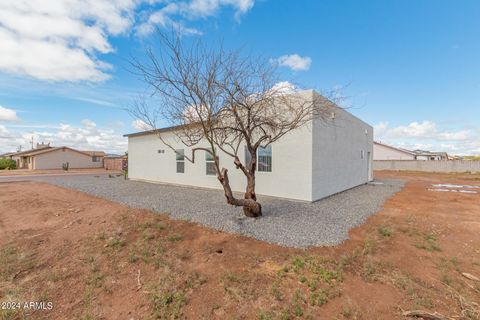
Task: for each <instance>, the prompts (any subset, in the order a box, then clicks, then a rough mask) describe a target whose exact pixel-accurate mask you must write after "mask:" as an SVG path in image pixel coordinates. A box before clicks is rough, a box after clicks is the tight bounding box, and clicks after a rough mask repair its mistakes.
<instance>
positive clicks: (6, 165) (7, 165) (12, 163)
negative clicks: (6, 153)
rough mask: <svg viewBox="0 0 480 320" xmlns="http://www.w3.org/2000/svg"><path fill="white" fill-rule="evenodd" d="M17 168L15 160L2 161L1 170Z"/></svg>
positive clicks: (0, 162) (0, 160)
mask: <svg viewBox="0 0 480 320" xmlns="http://www.w3.org/2000/svg"><path fill="white" fill-rule="evenodd" d="M16 167H17V164H16V162H15V160H12V159H4V158H1V159H0V170H4V169H15V168H16Z"/></svg>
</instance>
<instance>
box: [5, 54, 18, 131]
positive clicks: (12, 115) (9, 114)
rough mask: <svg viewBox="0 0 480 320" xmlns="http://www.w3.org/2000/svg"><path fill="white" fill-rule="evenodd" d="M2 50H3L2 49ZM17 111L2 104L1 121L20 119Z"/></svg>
mask: <svg viewBox="0 0 480 320" xmlns="http://www.w3.org/2000/svg"><path fill="white" fill-rule="evenodd" d="M0 51H1V50H0ZM18 120H19V119H18V116H17V112H16V111H15V110H13V109H8V108H5V107H2V106H0V121H18Z"/></svg>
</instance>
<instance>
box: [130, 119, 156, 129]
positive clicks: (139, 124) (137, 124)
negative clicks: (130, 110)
mask: <svg viewBox="0 0 480 320" xmlns="http://www.w3.org/2000/svg"><path fill="white" fill-rule="evenodd" d="M132 127H133V128H134V129H135V130H138V131H147V130H152V129H153V128H152V126H151V125H149V124H148V123H146V122H145V121H143V120H140V119H136V120H133V121H132Z"/></svg>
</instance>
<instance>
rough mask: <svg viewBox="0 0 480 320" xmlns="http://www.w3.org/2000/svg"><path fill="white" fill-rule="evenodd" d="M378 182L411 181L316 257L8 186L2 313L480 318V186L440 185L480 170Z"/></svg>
mask: <svg viewBox="0 0 480 320" xmlns="http://www.w3.org/2000/svg"><path fill="white" fill-rule="evenodd" d="M376 176H377V177H381V178H402V179H406V180H407V184H406V186H405V188H404V189H403V190H402V191H400V192H399V193H397V194H395V195H394V196H392V197H391V198H390V199H388V200H387V202H386V203H385V205H384V210H382V211H381V212H379V213H377V214H376V215H374V216H372V217H371V218H370V219H369V220H368V221H367V223H365V224H364V225H362V226H361V227H358V228H356V229H353V230H352V231H351V232H350V238H351V239H350V240H348V241H346V242H344V243H343V244H342V245H339V246H336V247H320V248H310V249H308V250H300V249H289V248H282V247H279V246H275V245H271V244H266V243H262V242H260V241H256V240H253V239H250V238H246V237H243V236H239V235H233V234H226V233H222V232H219V231H214V230H211V229H207V228H204V227H202V226H199V225H195V224H193V223H189V222H183V221H175V220H171V219H169V218H168V217H167V216H165V215H160V214H153V213H151V212H148V211H146V210H137V209H131V208H127V207H124V206H121V205H118V204H114V203H112V202H109V201H106V200H103V199H98V198H94V197H92V196H89V195H86V194H83V193H80V192H76V191H71V190H66V189H63V188H60V187H56V186H52V185H48V184H43V183H37V182H15V183H2V184H0V188H1V189H0V190H1V191H0V303H1V304H2V306H1V307H4V310H0V319H2V320H3V319H23V318H28V319H176V318H178V319H405V317H404V316H403V315H402V313H403V312H405V311H409V310H424V311H428V312H431V313H433V312H438V313H439V314H442V315H444V316H447V317H450V318H452V319H480V313H479V312H480V311H479V305H478V303H479V302H480V282H479V281H475V280H471V279H468V278H467V277H465V276H463V275H462V273H468V274H470V275H472V276H476V277H480V192H479V193H477V194H474V193H459V192H435V191H429V190H428V189H429V188H431V184H432V183H443V184H445V183H449V184H462V185H477V186H480V175H454V174H419V173H402V174H400V173H395V172H377V173H376ZM8 302H18V303H21V304H20V305H18V304H14V307H15V308H13V307H12V304H11V303H8ZM23 302H43V303H44V304H43V305H42V304H40V303H38V304H37V305H28V306H30V307H29V308H24V307H25V306H24V305H23ZM49 302H50V303H51V304H49ZM12 309H13V310H12ZM49 309H50V310H49Z"/></svg>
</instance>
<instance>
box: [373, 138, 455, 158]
mask: <svg viewBox="0 0 480 320" xmlns="http://www.w3.org/2000/svg"><path fill="white" fill-rule="evenodd" d="M449 159H450V158H449V156H448V154H447V153H446V152H430V151H425V150H414V151H410V150H407V149H402V148H396V147H392V146H389V145H388V144H384V143H381V142H378V141H374V142H373V160H375V161H376V160H425V161H427V160H449Z"/></svg>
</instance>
